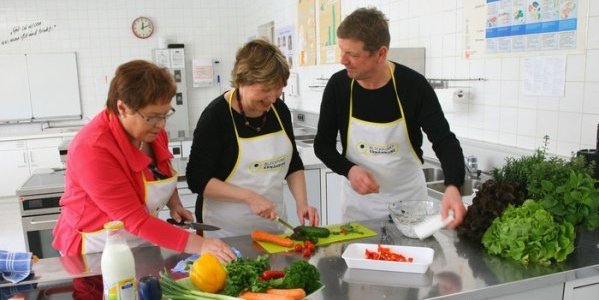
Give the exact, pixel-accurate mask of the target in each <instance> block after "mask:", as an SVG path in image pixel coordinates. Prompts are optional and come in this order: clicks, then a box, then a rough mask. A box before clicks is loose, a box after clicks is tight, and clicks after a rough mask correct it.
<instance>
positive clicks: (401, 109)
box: [345, 61, 422, 164]
mask: <svg viewBox="0 0 599 300" xmlns="http://www.w3.org/2000/svg"><path fill="white" fill-rule="evenodd" d="M387 65H388V66H389V72H390V73H391V80H392V81H393V90H394V91H395V97H396V98H397V104H399V111H400V112H401V118H398V119H397V120H395V121H392V122H388V123H379V124H381V125H380V126H383V125H384V124H393V123H396V122H397V123H399V122H404V123H405V126H404V130H405V132H406V136H407V137H408V144H409V145H410V149H411V150H412V155H414V157H415V158H416V160H417V161H419V162H420V164H422V161H421V160H420V158H419V157H418V154H417V153H416V151H415V150H414V145H412V140H411V139H410V133H409V132H408V123H407V121H406V120H407V119H406V114H405V113H404V111H403V106H402V105H401V101H400V100H399V93H398V92H397V85H396V84H397V83H396V81H395V74H393V67H392V66H393V63H392V62H390V61H388V62H387ZM355 81H356V80H355V79H352V81H351V85H350V90H349V118H350V119H351V118H352V115H353V110H354V108H353V102H354V100H353V99H354V82H355ZM355 119H356V120H357V121H358V122H360V121H361V122H363V124H371V125H372V124H377V123H372V122H367V121H364V120H360V119H358V118H355ZM349 123H350V122H349V121H348V122H347V128H346V131H345V132H348V133H349ZM345 139H346V141H345V144H346V145H348V143H349V134H347V136H346V137H345Z"/></svg>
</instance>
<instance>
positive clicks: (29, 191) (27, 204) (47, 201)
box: [17, 170, 64, 258]
mask: <svg viewBox="0 0 599 300" xmlns="http://www.w3.org/2000/svg"><path fill="white" fill-rule="evenodd" d="M63 191H64V171H63V170H62V171H61V170H59V171H54V172H52V173H44V174H34V175H32V176H31V177H30V178H29V179H28V180H27V181H26V182H25V184H23V186H21V187H20V188H19V189H18V190H17V195H18V196H19V203H20V207H21V209H20V210H21V225H22V227H23V236H24V240H25V246H26V248H27V251H30V252H31V253H33V254H35V255H37V256H38V257H39V258H48V257H58V256H60V254H59V253H58V251H56V250H55V249H54V248H52V240H53V239H54V236H53V235H52V230H53V229H54V225H56V221H57V220H58V216H59V215H60V205H59V201H60V197H61V196H62V193H63Z"/></svg>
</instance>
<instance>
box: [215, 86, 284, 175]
mask: <svg viewBox="0 0 599 300" xmlns="http://www.w3.org/2000/svg"><path fill="white" fill-rule="evenodd" d="M238 92H239V90H238V89H234V90H233V91H232V92H231V94H229V99H227V102H228V103H229V113H230V114H231V121H233V129H234V130H235V138H236V139H235V141H238V140H239V139H240V137H239V132H238V131H237V124H235V118H234V116H233V105H232V104H231V103H232V101H233V94H234V93H238ZM270 107H271V108H272V111H273V112H274V113H275V116H276V117H277V121H278V122H279V125H280V126H281V130H283V131H285V127H283V122H281V117H280V116H279V112H277V109H276V108H275V107H274V105H271V106H270ZM276 133H278V131H275V132H271V133H268V134H263V135H259V136H255V137H251V138H246V139H247V140H254V139H261V138H266V137H268V136H269V135H272V134H276ZM285 136H286V137H287V139H288V140H289V142H291V140H290V139H289V136H288V135H287V134H285ZM237 148H239V151H237V158H236V159H235V165H233V169H232V170H231V172H230V173H229V175H228V176H227V178H225V180H224V182H227V181H228V180H229V179H230V178H231V176H232V175H233V174H234V173H235V170H237V167H238V165H239V156H240V155H241V151H242V150H243V149H242V146H241V144H240V143H237Z"/></svg>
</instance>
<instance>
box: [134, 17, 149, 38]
mask: <svg viewBox="0 0 599 300" xmlns="http://www.w3.org/2000/svg"><path fill="white" fill-rule="evenodd" d="M131 30H133V34H134V35H135V36H136V37H138V38H140V39H147V38H149V37H150V36H151V35H152V33H154V24H153V23H152V20H150V18H148V17H137V18H136V19H135V20H133V23H132V24H131Z"/></svg>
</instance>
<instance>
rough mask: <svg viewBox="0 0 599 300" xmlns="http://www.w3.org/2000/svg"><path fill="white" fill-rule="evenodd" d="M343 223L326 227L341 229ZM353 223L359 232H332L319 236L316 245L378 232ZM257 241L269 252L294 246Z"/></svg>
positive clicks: (331, 229) (282, 250) (277, 251)
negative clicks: (327, 235)
mask: <svg viewBox="0 0 599 300" xmlns="http://www.w3.org/2000/svg"><path fill="white" fill-rule="evenodd" d="M341 225H343V224H338V225H329V226H324V227H326V228H328V229H329V230H330V231H331V232H335V231H339V230H340V227H341ZM351 225H352V226H354V227H355V228H356V231H359V232H352V233H348V234H331V235H330V236H329V237H326V238H319V239H318V243H317V244H316V246H323V245H328V244H332V243H338V242H345V241H349V240H355V239H361V238H367V237H371V236H375V235H377V233H376V232H375V231H373V230H372V229H370V228H368V227H366V226H364V225H362V224H360V223H356V222H352V223H351ZM290 234H291V233H283V234H279V236H282V237H287V236H289V235H290ZM256 243H258V244H259V245H260V246H262V248H264V250H266V251H267V252H268V253H280V252H287V251H293V247H283V246H279V245H275V244H271V243H268V242H256ZM296 243H301V242H299V241H298V242H296Z"/></svg>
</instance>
